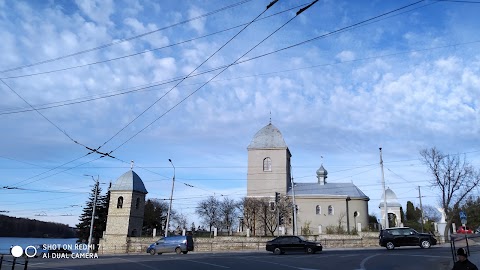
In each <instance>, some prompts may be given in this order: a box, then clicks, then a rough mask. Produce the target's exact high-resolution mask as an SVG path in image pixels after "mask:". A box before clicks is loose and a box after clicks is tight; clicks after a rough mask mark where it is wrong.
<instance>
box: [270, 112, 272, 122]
mask: <svg viewBox="0 0 480 270" xmlns="http://www.w3.org/2000/svg"><path fill="white" fill-rule="evenodd" d="M271 123H272V110H270V124H271Z"/></svg>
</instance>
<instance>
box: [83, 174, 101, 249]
mask: <svg viewBox="0 0 480 270" xmlns="http://www.w3.org/2000/svg"><path fill="white" fill-rule="evenodd" d="M85 176H91V177H92V179H93V181H95V196H94V199H93V205H92V219H91V221H90V234H89V235H88V252H89V253H91V248H92V236H93V221H94V220H95V208H97V193H98V184H99V183H98V178H99V177H97V180H95V178H93V175H86V174H85Z"/></svg>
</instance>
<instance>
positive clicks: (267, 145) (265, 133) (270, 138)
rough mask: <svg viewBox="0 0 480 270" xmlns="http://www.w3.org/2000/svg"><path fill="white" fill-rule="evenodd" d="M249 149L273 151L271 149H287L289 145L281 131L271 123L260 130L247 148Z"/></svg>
mask: <svg viewBox="0 0 480 270" xmlns="http://www.w3.org/2000/svg"><path fill="white" fill-rule="evenodd" d="M247 148H248V149H271V148H281V149H286V148H288V147H287V144H286V143H285V140H284V139H283V136H282V133H281V132H280V130H279V129H278V128H277V127H275V126H274V125H272V123H269V124H268V125H266V126H265V127H263V128H262V129H260V130H259V131H258V132H257V133H256V134H255V136H253V139H252V141H251V142H250V144H249V145H248V147H247Z"/></svg>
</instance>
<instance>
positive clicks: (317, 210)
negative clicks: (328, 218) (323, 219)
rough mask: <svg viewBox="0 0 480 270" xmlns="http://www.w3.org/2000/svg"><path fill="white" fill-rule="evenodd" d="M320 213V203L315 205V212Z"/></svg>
mask: <svg viewBox="0 0 480 270" xmlns="http://www.w3.org/2000/svg"><path fill="white" fill-rule="evenodd" d="M321 213H322V208H321V207H320V205H317V207H316V208H315V214H317V215H320V214H321Z"/></svg>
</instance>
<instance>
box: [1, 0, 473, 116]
mask: <svg viewBox="0 0 480 270" xmlns="http://www.w3.org/2000/svg"><path fill="white" fill-rule="evenodd" d="M422 1H424V0H422ZM422 1H419V2H422ZM417 3H418V2H417ZM414 4H416V3H414ZM414 4H411V5H414ZM411 5H408V6H404V7H401V8H397V9H395V10H392V11H389V12H386V13H384V14H381V15H378V16H375V17H373V18H370V19H367V20H364V21H362V22H359V23H356V24H353V25H350V26H347V27H344V28H341V29H338V30H335V31H331V32H329V33H326V34H323V35H320V36H317V37H314V38H311V39H308V40H305V41H302V42H299V43H296V44H293V45H290V46H287V47H283V48H280V49H277V50H274V51H271V52H268V53H264V54H261V55H257V56H254V57H251V58H248V59H245V60H242V61H238V62H237V63H235V64H234V65H238V64H243V63H246V62H249V61H253V60H257V59H260V58H263V57H265V56H268V55H271V54H274V53H278V52H281V51H284V50H287V49H291V48H294V47H296V46H300V45H303V44H305V43H308V42H312V41H314V40H316V39H319V38H325V37H328V36H330V35H333V34H338V33H341V32H345V31H347V30H351V29H354V28H356V27H360V26H364V25H367V23H366V22H369V23H372V20H374V19H375V18H377V19H378V18H380V17H384V16H386V15H389V14H391V13H394V12H395V11H398V10H401V9H405V8H407V7H410V6H411ZM428 5H432V3H429V4H426V5H424V6H421V7H417V8H415V9H418V8H422V7H425V6H428ZM301 6H303V5H301ZM415 9H411V10H408V11H407V12H410V11H412V10H415ZM399 14H401V13H399ZM399 14H395V15H393V16H396V15H399ZM390 17H392V16H389V17H385V18H382V19H379V20H377V21H380V20H384V19H387V18H390ZM257 21H258V20H257ZM375 22H376V21H375ZM478 42H480V41H472V42H464V43H458V44H451V45H445V46H437V47H430V48H423V49H416V50H409V51H403V52H397V53H391V54H385V55H379V56H371V57H365V58H358V59H352V60H348V61H336V62H335V63H327V64H318V65H312V66H308V67H301V68H295V69H287V70H280V71H274V72H271V73H264V74H256V75H251V76H242V77H238V78H240V79H241V78H248V77H256V76H266V75H270V74H275V73H282V72H289V71H296V70H302V69H310V68H316V67H326V66H332V65H338V64H342V63H351V62H358V61H364V60H372V59H378V58H382V57H391V56H397V55H401V54H407V53H412V52H420V51H428V50H435V49H443V48H450V47H456V46H461V45H468V44H472V43H478ZM226 66H227V65H223V66H219V67H216V68H212V69H209V70H205V71H200V72H197V73H194V74H191V75H190V76H189V77H195V76H200V75H203V74H207V73H210V72H214V71H216V70H221V69H223V68H225V67H226ZM183 78H184V76H182V77H177V78H172V79H168V80H164V81H160V82H153V83H152V85H147V86H137V87H140V88H136V89H133V90H128V91H123V92H121V91H122V90H120V93H118V94H107V95H105V96H100V97H92V98H89V97H84V98H81V99H83V100H80V101H75V100H76V99H74V100H71V102H68V101H63V102H67V103H64V104H58V105H53V104H56V103H61V102H62V101H58V102H54V103H47V104H45V106H46V105H49V104H52V105H51V106H46V107H42V108H37V109H39V110H42V109H50V108H56V107H62V106H67V105H73V104H79V103H85V102H89V101H94V100H99V99H103V98H109V97H115V96H118V95H123V94H129V93H133V92H138V91H141V90H145V89H149V88H153V87H156V86H160V85H165V84H169V83H174V82H177V81H180V80H182V79H183ZM233 79H237V78H233ZM223 80H232V78H229V79H223ZM223 80H222V81H223ZM219 81H220V80H219ZM196 84H199V83H196ZM28 111H32V109H19V110H14V111H8V110H7V111H4V112H0V115H3V114H12V113H19V112H28Z"/></svg>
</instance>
